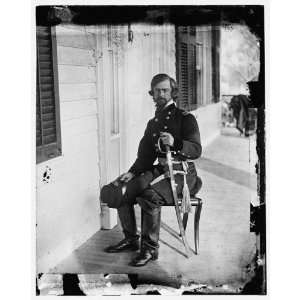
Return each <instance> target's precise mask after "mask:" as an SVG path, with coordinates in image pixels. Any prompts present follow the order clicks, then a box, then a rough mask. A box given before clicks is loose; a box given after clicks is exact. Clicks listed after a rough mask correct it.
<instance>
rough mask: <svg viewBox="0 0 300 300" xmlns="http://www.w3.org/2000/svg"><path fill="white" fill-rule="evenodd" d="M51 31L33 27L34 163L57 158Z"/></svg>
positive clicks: (58, 136) (56, 116)
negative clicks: (35, 40) (35, 34)
mask: <svg viewBox="0 0 300 300" xmlns="http://www.w3.org/2000/svg"><path fill="white" fill-rule="evenodd" d="M52 42H53V37H52V34H51V27H44V26H38V27H37V72H36V75H37V78H36V87H37V90H36V147H37V162H41V161H45V160H47V159H50V158H53V157H55V156H58V155H60V153H61V145H60V128H59V127H60V126H59V109H58V99H57V98H58V93H57V78H56V74H57V69H56V68H57V61H56V59H55V54H56V52H55V49H54V47H52Z"/></svg>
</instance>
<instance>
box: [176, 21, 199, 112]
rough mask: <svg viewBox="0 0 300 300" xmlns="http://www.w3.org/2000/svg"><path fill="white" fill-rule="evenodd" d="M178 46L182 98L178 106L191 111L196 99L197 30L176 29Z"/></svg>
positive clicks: (188, 27)
mask: <svg viewBox="0 0 300 300" xmlns="http://www.w3.org/2000/svg"><path fill="white" fill-rule="evenodd" d="M176 44H177V55H176V59H177V64H176V66H177V82H178V85H179V91H180V96H179V99H178V103H177V104H178V106H179V107H180V108H182V109H186V110H191V108H192V107H193V104H194V103H196V102H197V99H196V39H195V28H194V27H191V26H178V27H177V28H176Z"/></svg>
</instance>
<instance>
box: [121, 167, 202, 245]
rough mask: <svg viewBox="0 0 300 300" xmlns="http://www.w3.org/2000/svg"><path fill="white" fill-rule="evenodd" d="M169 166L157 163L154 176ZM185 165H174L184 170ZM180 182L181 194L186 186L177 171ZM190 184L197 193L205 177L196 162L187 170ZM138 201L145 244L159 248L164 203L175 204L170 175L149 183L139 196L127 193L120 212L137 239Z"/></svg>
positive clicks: (124, 225) (126, 231) (129, 233)
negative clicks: (200, 173)
mask: <svg viewBox="0 0 300 300" xmlns="http://www.w3.org/2000/svg"><path fill="white" fill-rule="evenodd" d="M166 168H167V167H166V166H160V165H159V166H155V168H154V169H153V171H152V175H153V179H154V178H156V177H158V176H159V175H160V174H163V173H164V172H165V171H166ZM181 168H182V167H181V165H176V166H175V167H174V169H177V170H182V169H181ZM175 178H176V183H177V193H178V194H180V193H181V191H182V187H183V176H182V175H175ZM187 184H188V186H189V190H190V192H191V194H192V195H193V194H194V193H196V192H197V191H199V189H200V187H201V184H202V183H201V180H200V178H198V177H197V172H196V169H195V166H194V164H190V166H189V170H188V174H187ZM136 203H138V204H139V205H140V206H141V209H142V220H141V229H142V230H141V248H142V249H143V248H148V249H157V248H158V247H159V245H158V240H159V231H160V222H161V206H162V205H165V204H168V205H170V204H173V203H174V199H173V195H172V190H171V185H170V181H169V179H164V180H162V181H160V182H158V183H156V184H154V185H153V186H150V185H149V186H148V187H146V188H145V189H143V191H142V192H141V193H140V194H139V196H138V197H129V196H128V195H127V197H126V194H125V197H124V201H123V203H122V206H121V207H119V208H118V214H119V218H120V221H121V225H122V228H123V232H124V235H125V237H126V238H132V239H137V238H138V237H139V236H138V234H137V227H136V219H135V214H134V205H135V204H136Z"/></svg>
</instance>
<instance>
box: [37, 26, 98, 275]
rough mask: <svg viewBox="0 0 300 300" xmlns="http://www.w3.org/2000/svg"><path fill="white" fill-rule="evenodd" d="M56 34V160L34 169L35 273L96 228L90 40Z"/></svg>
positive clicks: (65, 29)
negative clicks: (58, 131)
mask: <svg viewBox="0 0 300 300" xmlns="http://www.w3.org/2000/svg"><path fill="white" fill-rule="evenodd" d="M56 33H57V35H56V39H57V57H58V80H59V95H60V112H61V131H62V157H60V158H57V159H53V160H49V161H47V162H45V163H42V164H39V165H37V178H36V186H37V198H36V199H37V257H38V271H39V270H40V269H41V270H45V269H47V263H45V262H46V261H47V257H48V258H49V259H48V261H52V263H53V262H54V261H55V259H57V260H61V259H62V255H66V254H67V253H61V251H60V250H59V249H65V251H72V250H73V248H74V247H76V246H78V245H79V244H80V243H82V242H84V241H85V239H86V238H87V237H89V236H90V234H92V233H93V232H95V231H97V230H98V229H99V228H100V224H99V215H98V214H99V209H100V208H99V200H98V199H99V167H98V161H99V154H98V125H97V117H98V111H97V102H96V101H97V100H96V97H97V95H96V70H95V65H96V63H95V60H94V55H93V54H94V53H95V46H96V42H95V41H96V39H95V35H94V34H92V33H90V32H87V31H85V29H84V28H83V27H75V26H73V27H70V26H57V28H56ZM46 167H48V168H50V169H51V174H50V175H49V180H48V181H47V182H45V181H44V180H43V178H44V173H45V170H46ZM54 254H55V255H54ZM53 255H54V256H57V257H54V256H53ZM50 258H51V259H50Z"/></svg>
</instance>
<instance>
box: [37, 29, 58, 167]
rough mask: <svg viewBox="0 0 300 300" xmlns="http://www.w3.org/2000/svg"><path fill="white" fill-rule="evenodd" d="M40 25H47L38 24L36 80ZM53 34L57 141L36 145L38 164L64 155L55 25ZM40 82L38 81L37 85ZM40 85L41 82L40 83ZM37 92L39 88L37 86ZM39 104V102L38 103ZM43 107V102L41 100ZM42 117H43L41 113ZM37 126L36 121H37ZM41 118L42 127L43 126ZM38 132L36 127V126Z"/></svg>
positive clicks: (38, 99)
mask: <svg viewBox="0 0 300 300" xmlns="http://www.w3.org/2000/svg"><path fill="white" fill-rule="evenodd" d="M39 27H46V26H37V27H36V68H35V70H36V80H39V79H40V78H39V77H38V66H39V54H38V44H37V39H38V30H39ZM50 35H51V52H52V71H53V72H52V75H53V94H54V107H55V128H56V141H55V142H52V143H50V144H46V145H43V144H42V145H40V146H37V145H36V164H39V163H42V162H45V161H48V160H50V159H53V158H56V157H58V156H61V155H62V145H61V122H60V105H59V104H60V100H59V84H58V82H59V81H58V63H57V41H56V29H55V27H52V26H51V27H50ZM37 86H38V82H37V81H36V87H37ZM39 87H40V84H39ZM36 92H38V91H37V88H36ZM36 101H40V97H39V96H38V95H36ZM36 104H37V103H36ZM40 107H41V102H40ZM35 117H37V111H36V112H35ZM40 117H42V116H41V115H40ZM35 126H36V123H35ZM42 126H43V125H42V119H41V127H42ZM35 134H36V127H35Z"/></svg>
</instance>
